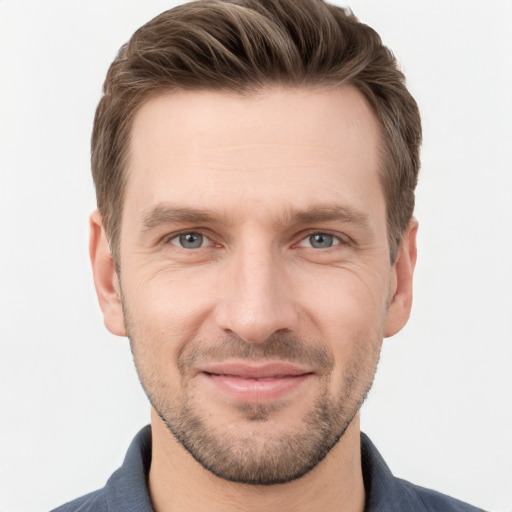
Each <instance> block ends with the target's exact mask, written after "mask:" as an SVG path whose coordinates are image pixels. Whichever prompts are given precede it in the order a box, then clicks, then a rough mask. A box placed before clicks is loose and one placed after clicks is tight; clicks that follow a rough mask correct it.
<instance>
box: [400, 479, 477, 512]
mask: <svg viewBox="0 0 512 512" xmlns="http://www.w3.org/2000/svg"><path fill="white" fill-rule="evenodd" d="M395 480H396V482H397V484H398V487H399V488H400V490H401V491H402V494H403V496H404V498H406V497H407V496H408V497H409V499H410V501H411V503H415V502H418V501H419V502H420V503H421V504H422V505H423V507H424V509H425V510H427V511H428V512H484V511H483V510H482V509H481V508H478V507H474V506H473V505H469V504H468V503H464V502H463V501H460V500H458V499H456V498H452V497H451V496H447V495H446V494H442V493H440V492H438V491H434V490H432V489H426V488H425V487H421V486H419V485H415V484H412V483H410V482H407V481H406V480H402V479H400V478H396V479H395Z"/></svg>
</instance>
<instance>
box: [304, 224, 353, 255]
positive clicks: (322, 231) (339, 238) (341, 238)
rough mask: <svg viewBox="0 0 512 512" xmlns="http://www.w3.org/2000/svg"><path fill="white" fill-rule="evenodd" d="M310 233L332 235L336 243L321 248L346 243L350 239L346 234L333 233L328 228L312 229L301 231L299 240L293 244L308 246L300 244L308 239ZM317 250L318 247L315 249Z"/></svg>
mask: <svg viewBox="0 0 512 512" xmlns="http://www.w3.org/2000/svg"><path fill="white" fill-rule="evenodd" d="M312 235H329V236H332V237H333V238H334V239H335V240H336V241H337V243H334V244H333V245H332V247H328V248H325V249H323V250H328V249H332V248H333V247H337V246H339V245H347V244H348V243H349V242H350V239H349V237H348V236H346V235H343V234H341V233H333V232H332V231H329V230H328V229H312V230H309V231H307V232H306V233H301V235H300V236H301V238H300V240H299V241H298V242H297V243H296V244H294V246H295V247H308V246H306V245H302V244H303V243H304V242H306V241H307V240H308V238H309V237H310V236H312ZM317 250H318V249H317Z"/></svg>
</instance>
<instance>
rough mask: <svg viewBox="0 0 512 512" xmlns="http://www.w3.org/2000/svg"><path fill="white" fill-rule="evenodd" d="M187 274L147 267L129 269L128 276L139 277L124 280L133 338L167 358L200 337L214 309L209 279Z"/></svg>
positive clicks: (128, 320) (130, 329) (128, 319)
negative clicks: (211, 310) (208, 289)
mask: <svg viewBox="0 0 512 512" xmlns="http://www.w3.org/2000/svg"><path fill="white" fill-rule="evenodd" d="M130 270H132V269H130ZM186 274H187V273H186V272H185V273H184V272H173V271H169V270H153V269H151V268H145V269H144V271H142V272H141V271H140V270H139V271H138V272H136V271H135V270H132V271H131V273H129V272H128V271H127V272H126V275H132V276H133V275H135V276H137V278H136V279H133V280H132V281H129V282H124V280H123V298H124V301H125V309H126V313H127V319H126V320H127V324H128V328H129V333H130V335H131V337H133V338H135V339H136V341H137V342H138V343H140V342H141V341H143V343H144V344H145V345H147V346H152V350H153V352H154V353H155V355H158V356H159V357H163V358H165V359H169V358H172V357H175V355H176V353H177V352H178V351H179V350H180V349H181V348H182V347H183V345H185V344H186V343H187V342H188V341H190V340H192V339H194V338H197V336H198V334H199V331H200V329H201V326H202V324H203V321H204V318H205V316H207V314H208V313H207V312H208V310H209V309H210V308H211V302H212V296H211V294H209V293H208V292H207V279H204V278H203V279H201V278H199V279H198V277H197V275H196V276H193V275H186ZM189 274H190V272H189ZM203 277H204V276H203Z"/></svg>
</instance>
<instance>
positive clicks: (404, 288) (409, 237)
mask: <svg viewBox="0 0 512 512" xmlns="http://www.w3.org/2000/svg"><path fill="white" fill-rule="evenodd" d="M417 232H418V222H417V221H416V219H412V220H411V221H410V222H409V225H408V227H407V229H406V230H405V232H404V235H403V237H402V242H401V244H400V249H399V252H398V256H397V259H396V261H395V263H394V265H393V274H392V285H391V294H390V295H391V296H390V300H389V306H388V312H387V317H386V323H385V326H384V337H386V338H388V337H390V336H393V335H395V334H396V333H397V332H399V331H400V330H401V329H402V328H403V327H404V326H405V324H406V323H407V320H408V319H409V315H410V313H411V307H412V296H413V293H412V290H413V275H414V267H415V265H416V256H417V247H416V234H417Z"/></svg>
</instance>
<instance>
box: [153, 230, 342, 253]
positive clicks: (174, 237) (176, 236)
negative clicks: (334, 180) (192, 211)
mask: <svg viewBox="0 0 512 512" xmlns="http://www.w3.org/2000/svg"><path fill="white" fill-rule="evenodd" d="M184 235H198V236H201V237H203V238H204V239H206V240H207V241H209V242H210V243H209V244H208V245H207V246H203V245H201V246H199V247H190V248H187V247H183V246H181V245H179V243H173V240H179V238H180V237H182V236H184ZM315 235H321V236H326V237H332V238H333V241H334V242H335V243H333V245H331V246H329V247H311V246H309V247H308V248H311V249H318V250H324V251H325V250H328V249H332V248H334V247H337V246H340V245H347V244H348V243H349V240H347V237H344V236H340V235H339V234H336V235H335V234H334V233H330V232H329V231H309V232H307V233H304V234H301V238H300V240H299V242H298V243H296V244H294V247H301V246H302V247H305V246H304V245H302V244H303V243H304V242H306V241H307V240H308V239H311V237H313V236H315ZM203 241H204V240H203ZM163 242H164V243H165V244H172V245H174V246H176V247H177V248H179V249H183V250H186V251H191V250H194V249H204V248H206V247H209V246H211V245H215V243H214V242H213V240H212V238H211V237H210V236H208V235H206V234H204V233H203V232H201V231H200V230H190V231H181V232H179V233H174V234H172V235H170V236H168V237H166V238H165V239H164V240H163Z"/></svg>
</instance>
